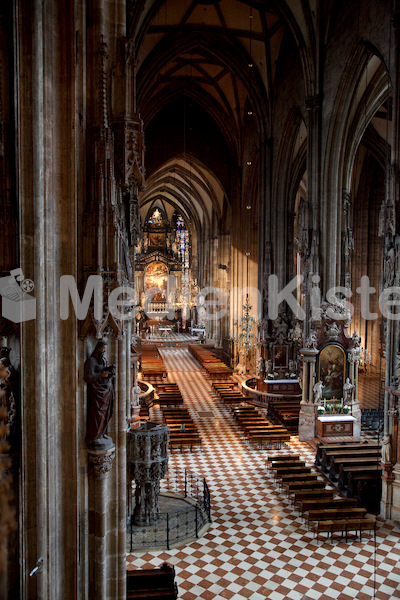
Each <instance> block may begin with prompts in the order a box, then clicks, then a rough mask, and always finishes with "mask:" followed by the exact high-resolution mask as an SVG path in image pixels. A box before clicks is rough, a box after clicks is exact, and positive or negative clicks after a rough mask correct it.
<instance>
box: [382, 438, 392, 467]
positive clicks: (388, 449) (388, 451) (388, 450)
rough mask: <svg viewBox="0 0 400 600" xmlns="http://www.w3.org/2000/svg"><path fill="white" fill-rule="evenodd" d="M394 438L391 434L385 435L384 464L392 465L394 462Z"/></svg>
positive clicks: (383, 447) (383, 446) (383, 444)
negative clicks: (392, 442)
mask: <svg viewBox="0 0 400 600" xmlns="http://www.w3.org/2000/svg"><path fill="white" fill-rule="evenodd" d="M391 438H392V436H391V435H390V433H385V435H384V436H383V443H382V462H384V463H390V462H392V444H391V441H392V440H391Z"/></svg>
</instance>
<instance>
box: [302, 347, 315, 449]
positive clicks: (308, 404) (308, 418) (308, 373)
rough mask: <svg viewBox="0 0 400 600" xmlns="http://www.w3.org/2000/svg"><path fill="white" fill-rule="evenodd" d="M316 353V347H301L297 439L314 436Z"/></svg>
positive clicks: (303, 439) (308, 438)
mask: <svg viewBox="0 0 400 600" xmlns="http://www.w3.org/2000/svg"><path fill="white" fill-rule="evenodd" d="M317 354H318V350H317V349H316V348H302V349H301V350H300V356H301V358H302V361H303V390H302V392H303V395H302V400H301V402H300V414H299V440H300V441H301V442H304V441H305V440H311V439H313V437H315V423H316V414H315V404H314V394H313V388H314V373H315V361H316V357H317Z"/></svg>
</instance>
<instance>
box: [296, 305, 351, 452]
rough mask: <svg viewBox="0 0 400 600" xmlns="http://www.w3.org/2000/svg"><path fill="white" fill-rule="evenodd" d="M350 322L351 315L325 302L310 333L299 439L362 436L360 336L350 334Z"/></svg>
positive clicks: (304, 350)
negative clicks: (359, 389) (359, 380)
mask: <svg viewBox="0 0 400 600" xmlns="http://www.w3.org/2000/svg"><path fill="white" fill-rule="evenodd" d="M341 313H342V314H341ZM333 315H334V316H335V318H333ZM349 324H350V315H348V314H346V311H345V309H344V308H343V307H340V306H335V307H334V309H332V306H331V305H329V304H328V303H324V304H323V305H322V310H321V317H320V320H319V321H313V323H312V328H311V331H310V335H309V336H308V338H307V339H306V341H305V343H304V347H303V348H301V350H300V355H301V358H302V361H303V377H302V400H301V402H300V415H299V440H300V441H306V440H312V439H313V438H315V437H319V438H327V437H338V436H340V437H348V438H349V439H350V438H356V439H357V438H358V439H359V438H360V436H361V410H360V405H359V402H358V363H359V360H360V338H359V337H358V335H357V332H354V334H353V335H352V336H350V335H349V333H348V331H347V327H348V326H349Z"/></svg>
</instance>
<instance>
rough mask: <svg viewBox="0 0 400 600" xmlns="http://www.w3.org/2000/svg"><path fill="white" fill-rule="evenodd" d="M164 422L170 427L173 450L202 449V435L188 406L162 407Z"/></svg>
mask: <svg viewBox="0 0 400 600" xmlns="http://www.w3.org/2000/svg"><path fill="white" fill-rule="evenodd" d="M162 412H163V417H164V422H165V424H166V425H167V427H168V428H169V449H170V451H171V452H174V451H179V452H181V453H182V452H184V451H185V450H186V451H190V452H192V451H193V450H194V449H198V450H201V437H200V435H199V432H198V431H197V427H196V424H195V423H194V421H193V419H192V418H191V416H190V414H189V412H188V410H187V409H186V408H166V407H162Z"/></svg>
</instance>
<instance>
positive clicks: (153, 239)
mask: <svg viewBox="0 0 400 600" xmlns="http://www.w3.org/2000/svg"><path fill="white" fill-rule="evenodd" d="M149 245H150V246H153V247H155V248H163V247H164V246H165V233H149Z"/></svg>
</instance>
